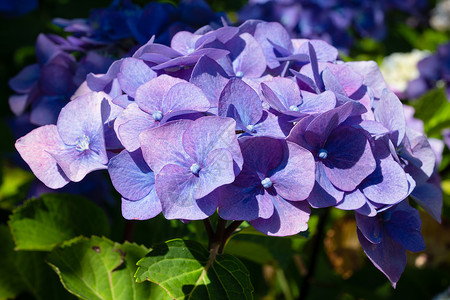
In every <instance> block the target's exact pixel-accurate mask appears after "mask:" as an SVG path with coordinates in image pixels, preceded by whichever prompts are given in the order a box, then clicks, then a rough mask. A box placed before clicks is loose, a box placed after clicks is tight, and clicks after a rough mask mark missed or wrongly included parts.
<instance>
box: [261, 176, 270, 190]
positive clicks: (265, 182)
mask: <svg viewBox="0 0 450 300" xmlns="http://www.w3.org/2000/svg"><path fill="white" fill-rule="evenodd" d="M261 184H262V186H263V187H264V188H265V189H268V188H270V187H271V186H272V181H271V180H270V178H268V177H266V178H264V179H263V180H261Z"/></svg>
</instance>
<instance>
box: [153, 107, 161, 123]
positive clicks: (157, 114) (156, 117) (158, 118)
mask: <svg viewBox="0 0 450 300" xmlns="http://www.w3.org/2000/svg"><path fill="white" fill-rule="evenodd" d="M152 117H153V119H154V120H155V121H161V119H162V118H163V114H162V112H161V111H159V110H157V111H154V112H153V113H152Z"/></svg>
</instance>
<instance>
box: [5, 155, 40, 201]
mask: <svg viewBox="0 0 450 300" xmlns="http://www.w3.org/2000/svg"><path fill="white" fill-rule="evenodd" d="M1 164H2V166H1V170H0V171H1V173H2V175H3V176H2V182H1V184H0V208H2V209H5V210H13V209H14V208H15V207H16V206H17V204H18V203H19V202H20V201H23V199H25V197H26V193H27V192H28V188H26V189H25V188H24V187H28V186H29V184H30V182H31V181H32V180H33V178H34V175H33V174H32V173H30V172H27V171H25V170H23V169H21V168H18V167H16V166H13V165H11V164H10V163H9V162H8V161H6V160H3V161H1Z"/></svg>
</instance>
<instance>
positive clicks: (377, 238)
mask: <svg viewBox="0 0 450 300" xmlns="http://www.w3.org/2000/svg"><path fill="white" fill-rule="evenodd" d="M355 219H356V224H357V226H358V231H360V233H361V234H362V235H363V236H364V237H365V239H367V240H368V241H369V242H370V243H372V244H379V243H380V242H381V241H382V239H383V238H384V232H383V224H382V222H381V221H380V220H379V218H378V217H375V218H374V217H367V216H365V215H361V214H359V213H355Z"/></svg>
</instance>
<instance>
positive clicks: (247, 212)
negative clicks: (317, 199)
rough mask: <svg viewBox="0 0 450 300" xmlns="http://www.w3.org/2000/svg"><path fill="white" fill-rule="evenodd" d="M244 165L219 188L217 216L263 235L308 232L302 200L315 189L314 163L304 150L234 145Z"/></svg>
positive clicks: (279, 144)
mask: <svg viewBox="0 0 450 300" xmlns="http://www.w3.org/2000/svg"><path fill="white" fill-rule="evenodd" d="M239 142H240V143H239V144H240V146H241V149H242V155H243V157H244V165H243V167H242V171H241V173H240V174H239V175H238V176H237V177H236V180H235V181H234V182H233V183H232V184H230V185H226V186H224V187H222V188H220V189H219V193H220V202H219V215H220V216H221V217H222V218H224V219H228V220H246V221H250V223H251V224H252V225H253V226H254V227H255V228H256V229H258V230H259V231H261V232H263V233H266V234H268V235H279V236H286V235H293V234H296V233H298V232H300V231H304V230H306V229H307V226H308V225H307V222H308V219H309V207H308V204H307V202H306V201H301V200H304V199H306V197H308V195H309V193H310V192H311V190H312V187H313V185H314V168H315V167H314V159H313V157H312V155H311V153H310V152H309V151H307V150H306V149H304V148H302V147H300V146H298V145H296V144H294V143H291V142H286V141H284V140H281V139H274V138H269V137H246V138H243V139H240V140H239Z"/></svg>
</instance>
